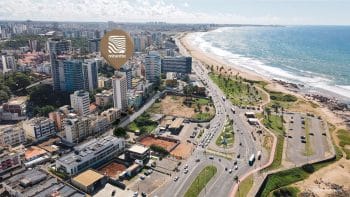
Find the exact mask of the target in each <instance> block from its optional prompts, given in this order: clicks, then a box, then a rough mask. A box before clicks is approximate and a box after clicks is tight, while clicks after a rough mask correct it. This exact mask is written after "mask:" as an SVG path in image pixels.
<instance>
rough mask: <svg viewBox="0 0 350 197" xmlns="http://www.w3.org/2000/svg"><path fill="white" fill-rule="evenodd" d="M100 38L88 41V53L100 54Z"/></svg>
mask: <svg viewBox="0 0 350 197" xmlns="http://www.w3.org/2000/svg"><path fill="white" fill-rule="evenodd" d="M100 42H101V39H100V38H95V39H90V40H88V49H89V52H90V53H95V52H100Z"/></svg>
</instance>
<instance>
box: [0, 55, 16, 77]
mask: <svg viewBox="0 0 350 197" xmlns="http://www.w3.org/2000/svg"><path fill="white" fill-rule="evenodd" d="M0 71H1V73H2V74H5V73H7V72H10V71H16V61H15V58H14V57H13V56H10V55H1V56H0Z"/></svg>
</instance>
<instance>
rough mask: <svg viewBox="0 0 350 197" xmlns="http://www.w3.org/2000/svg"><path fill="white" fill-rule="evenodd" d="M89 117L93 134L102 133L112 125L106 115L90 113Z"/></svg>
mask: <svg viewBox="0 0 350 197" xmlns="http://www.w3.org/2000/svg"><path fill="white" fill-rule="evenodd" d="M89 118H90V120H91V129H92V132H93V134H102V133H103V132H106V131H107V129H108V128H109V127H110V126H111V124H110V123H109V121H108V119H107V118H106V117H104V116H97V115H90V116H89Z"/></svg>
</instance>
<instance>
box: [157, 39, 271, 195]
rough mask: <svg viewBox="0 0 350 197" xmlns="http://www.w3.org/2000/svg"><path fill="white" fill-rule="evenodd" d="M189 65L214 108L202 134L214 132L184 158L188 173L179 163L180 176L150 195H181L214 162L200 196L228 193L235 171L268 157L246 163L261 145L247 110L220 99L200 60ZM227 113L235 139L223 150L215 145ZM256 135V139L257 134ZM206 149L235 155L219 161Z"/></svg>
mask: <svg viewBox="0 0 350 197" xmlns="http://www.w3.org/2000/svg"><path fill="white" fill-rule="evenodd" d="M177 45H178V46H179V49H180V51H181V52H182V54H183V55H186V56H189V54H188V52H187V51H186V50H184V49H183V47H182V45H181V44H180V43H179V41H178V40H177ZM192 69H193V72H194V73H195V74H196V75H197V76H198V78H199V79H200V80H202V81H203V82H205V84H207V90H208V91H209V95H210V96H211V97H212V99H213V103H214V105H215V108H216V115H215V117H214V118H213V119H212V120H211V121H210V127H209V129H207V130H206V131H205V133H204V134H203V136H205V135H209V134H212V135H214V136H213V137H211V138H208V139H209V140H210V143H209V146H203V147H201V146H197V148H196V149H195V150H194V152H193V154H192V155H191V157H190V158H188V159H187V160H186V161H184V162H183V163H186V164H188V166H189V169H190V170H189V172H188V173H187V174H184V172H183V165H184V164H183V165H182V166H180V169H181V171H180V172H178V173H176V174H174V175H173V176H172V177H175V176H179V180H178V181H174V180H171V181H170V182H168V183H166V184H164V185H163V186H162V187H160V188H158V189H157V190H156V191H155V192H154V193H152V194H151V195H152V196H169V195H171V196H183V195H184V194H185V193H186V191H187V189H188V188H189V186H190V185H191V183H192V182H193V180H195V178H196V177H197V175H198V174H199V172H200V171H201V170H202V169H203V168H204V167H205V166H207V165H215V166H216V167H217V169H218V171H217V173H216V175H215V176H214V177H213V178H212V179H211V180H210V182H209V183H208V184H207V186H206V189H203V190H202V192H201V193H200V196H228V195H229V194H230V191H231V189H232V187H233V185H234V184H235V182H234V180H233V179H234V177H235V176H236V175H237V176H238V177H240V176H242V175H244V174H246V173H247V172H249V171H252V170H254V169H256V168H258V167H259V166H261V165H263V164H264V163H265V161H267V159H268V157H267V156H265V155H263V157H262V158H263V159H262V160H256V162H255V163H254V165H253V166H249V165H248V160H249V157H250V156H251V155H252V154H255V155H256V153H257V151H258V150H261V149H262V146H261V140H256V141H255V140H253V137H252V132H254V131H255V128H254V127H252V126H250V125H249V124H248V123H247V120H246V119H245V117H244V113H245V112H246V111H247V110H243V109H239V108H238V107H237V106H233V105H232V103H231V102H230V101H228V100H226V99H225V100H224V99H223V97H224V95H225V94H224V93H223V92H222V91H221V90H220V88H219V87H217V86H216V84H214V82H213V81H212V80H210V77H209V76H208V71H207V70H206V68H205V66H203V65H202V64H201V63H200V62H198V61H196V60H193V67H192ZM231 108H234V109H235V112H236V113H233V112H232V111H231ZM227 117H228V118H230V119H232V120H233V124H234V125H233V128H234V131H235V141H234V146H233V148H231V149H230V150H225V149H224V150H223V149H222V148H221V147H218V146H216V144H215V141H216V138H217V137H218V136H219V135H220V132H221V131H222V130H223V127H224V124H225V122H226V118H227ZM257 139H259V137H258V138H257ZM240 144H241V145H240ZM209 149H210V152H211V151H214V152H215V151H217V152H223V151H224V153H225V151H230V152H232V153H235V154H234V158H233V159H232V160H228V159H225V158H220V160H221V161H219V157H218V156H214V159H213V160H212V159H209V156H208V155H209V153H208V151H207V150H209ZM237 150H238V151H237ZM237 155H240V158H237ZM196 159H200V162H196ZM235 161H237V167H238V169H237V170H233V172H232V173H231V174H230V173H229V172H228V171H225V168H227V169H234V162H235Z"/></svg>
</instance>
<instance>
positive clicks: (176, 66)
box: [162, 56, 192, 74]
mask: <svg viewBox="0 0 350 197" xmlns="http://www.w3.org/2000/svg"><path fill="white" fill-rule="evenodd" d="M167 72H175V73H183V74H190V73H191V72H192V57H169V56H168V57H164V58H163V59H162V73H167Z"/></svg>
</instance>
